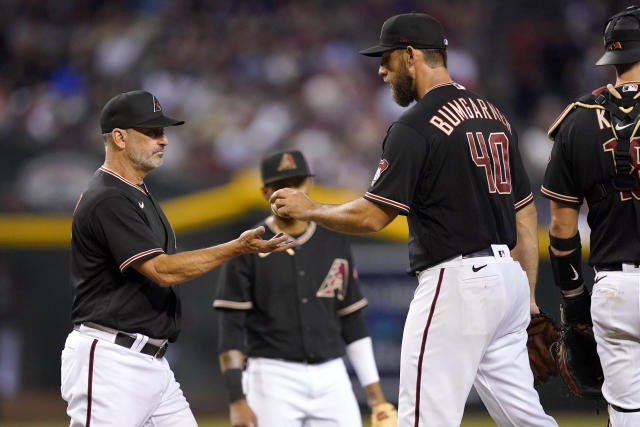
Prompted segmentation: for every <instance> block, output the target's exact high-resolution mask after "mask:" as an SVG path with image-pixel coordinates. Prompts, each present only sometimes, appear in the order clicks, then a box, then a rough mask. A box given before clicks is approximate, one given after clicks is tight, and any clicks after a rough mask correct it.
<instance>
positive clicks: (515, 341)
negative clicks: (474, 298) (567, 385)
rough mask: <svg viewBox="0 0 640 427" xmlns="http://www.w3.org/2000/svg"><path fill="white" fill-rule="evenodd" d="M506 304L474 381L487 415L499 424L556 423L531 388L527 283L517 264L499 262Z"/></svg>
mask: <svg viewBox="0 0 640 427" xmlns="http://www.w3.org/2000/svg"><path fill="white" fill-rule="evenodd" d="M502 267H503V269H504V278H505V281H504V285H505V286H504V291H505V296H506V298H505V304H508V305H510V306H511V310H510V312H507V313H506V315H505V317H504V319H503V321H502V322H501V325H500V328H499V329H498V331H497V333H496V337H495V338H494V339H493V340H492V342H491V344H490V345H489V347H488V348H487V350H486V352H485V354H484V357H483V358H482V361H481V362H480V366H479V368H478V375H477V378H476V381H475V383H474V385H475V387H476V390H477V391H478V394H479V395H480V398H481V399H482V401H483V403H484V404H485V406H486V408H487V410H488V411H489V414H490V415H491V417H492V418H493V420H494V421H495V422H496V424H498V426H500V427H546V426H555V427H557V425H558V424H557V423H556V422H555V421H554V419H553V418H551V417H550V416H548V415H546V414H545V413H544V410H543V409H542V405H541V404H540V399H539V396H538V393H537V391H536V390H535V388H534V387H533V374H532V373H531V368H530V366H529V354H528V352H527V331H526V328H527V325H528V324H529V320H530V317H531V316H530V313H529V284H528V282H527V278H526V275H525V273H524V272H523V271H522V269H521V268H520V265H519V264H518V263H515V262H507V263H504V264H502Z"/></svg>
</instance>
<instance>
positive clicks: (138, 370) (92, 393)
mask: <svg viewBox="0 0 640 427" xmlns="http://www.w3.org/2000/svg"><path fill="white" fill-rule="evenodd" d="M172 377H173V373H172V372H171V369H170V368H169V366H168V364H167V362H166V360H164V359H156V358H154V357H152V356H148V355H145V354H141V353H136V352H133V351H131V350H128V349H126V348H124V347H122V346H119V345H117V344H113V343H112V342H109V341H106V340H103V339H98V338H96V336H90V335H85V334H81V333H79V332H77V331H73V332H71V333H70V334H69V337H68V338H67V341H66V343H65V348H64V350H63V351H62V367H61V387H60V388H61V393H62V397H63V399H64V400H66V401H67V404H68V406H67V414H68V415H69V417H70V418H71V422H70V426H71V427H75V426H84V425H86V423H87V421H88V420H90V423H91V425H92V426H96V427H98V426H114V427H116V426H117V427H129V426H131V427H134V426H136V427H137V426H142V425H145V422H146V421H147V420H149V418H150V417H152V416H153V415H154V411H155V410H156V409H158V408H160V407H163V405H162V403H163V399H164V398H165V393H166V392H167V389H168V388H167V387H168V385H169V384H170V383H171V381H170V378H172ZM176 384H177V383H176ZM172 397H173V394H172ZM187 410H188V411H189V413H190V412H191V411H190V410H189V409H188V407H187ZM176 411H177V412H176V414H177V418H176V422H173V421H168V422H165V423H164V424H159V425H175V426H189V427H191V426H195V425H196V423H195V419H194V418H193V415H191V420H192V422H183V420H185V419H186V418H188V417H185V415H184V413H185V410H184V408H178V409H176ZM170 418H171V417H170V415H168V414H167V413H164V414H163V415H162V416H161V419H162V421H164V420H169V419H170ZM152 425H153V424H152Z"/></svg>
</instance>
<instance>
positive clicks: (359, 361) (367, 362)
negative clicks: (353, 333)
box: [346, 337, 380, 387]
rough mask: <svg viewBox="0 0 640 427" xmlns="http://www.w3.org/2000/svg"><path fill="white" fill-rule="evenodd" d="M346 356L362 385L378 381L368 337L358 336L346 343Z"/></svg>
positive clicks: (378, 377) (371, 346)
mask: <svg viewBox="0 0 640 427" xmlns="http://www.w3.org/2000/svg"><path fill="white" fill-rule="evenodd" d="M346 350H347V356H348V357H349V361H350V362H351V365H352V366H353V370H354V371H356V375H357V376H358V381H360V385H361V386H362V387H366V386H368V385H369V384H373V383H376V382H378V381H380V376H379V375H378V368H377V367H376V360H375V358H374V357H373V344H372V342H371V338H370V337H364V338H360V339H359V340H357V341H354V342H352V343H350V344H349V345H347V349H346Z"/></svg>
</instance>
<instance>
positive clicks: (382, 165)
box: [371, 159, 389, 185]
mask: <svg viewBox="0 0 640 427" xmlns="http://www.w3.org/2000/svg"><path fill="white" fill-rule="evenodd" d="M388 168H389V162H388V161H387V160H386V159H381V160H380V163H378V169H377V170H376V174H375V175H373V181H371V185H373V184H375V183H376V181H377V180H378V178H380V175H382V172H384V171H386V170H387V169H388Z"/></svg>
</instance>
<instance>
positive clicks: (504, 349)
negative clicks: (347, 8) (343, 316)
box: [271, 13, 557, 427]
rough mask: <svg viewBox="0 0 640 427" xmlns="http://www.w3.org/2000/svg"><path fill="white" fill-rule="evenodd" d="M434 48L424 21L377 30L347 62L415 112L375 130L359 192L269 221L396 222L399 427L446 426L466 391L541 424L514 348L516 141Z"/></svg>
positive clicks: (530, 249) (436, 32)
mask: <svg viewBox="0 0 640 427" xmlns="http://www.w3.org/2000/svg"><path fill="white" fill-rule="evenodd" d="M446 48H447V39H446V38H445V35H444V31H443V29H442V26H441V25H440V23H439V22H438V21H437V20H436V19H434V18H433V17H431V16H429V15H426V14H421V13H409V14H403V15H396V16H393V17H391V18H389V19H388V20H387V21H385V23H384V24H383V26H382V31H381V33H380V44H378V45H376V46H373V47H371V48H368V49H365V50H363V51H361V52H360V53H362V54H363V55H367V56H378V57H381V64H380V68H379V71H378V73H379V74H380V76H381V77H382V79H383V80H384V81H385V82H387V83H389V85H390V86H391V93H392V95H393V98H394V99H395V101H396V102H397V103H398V104H400V105H402V106H407V105H408V104H410V103H411V102H413V101H416V103H415V104H414V105H413V106H412V107H411V108H409V109H408V110H407V111H406V112H405V113H404V114H403V115H402V116H401V117H400V118H399V119H398V120H397V121H396V122H394V123H393V124H392V125H391V127H390V128H389V130H388V131H387V135H386V138H385V140H384V142H383V146H382V147H383V148H382V159H381V160H380V162H379V164H378V168H377V171H376V173H375V176H374V178H373V182H372V184H371V187H370V189H369V191H368V192H366V193H365V194H364V196H363V197H362V198H360V199H356V200H353V201H351V202H348V203H346V204H343V205H319V204H316V203H315V202H313V201H312V200H310V199H309V198H308V197H306V195H305V194H304V193H303V192H301V191H299V190H296V189H292V188H284V189H281V190H279V191H276V192H275V193H274V194H273V195H272V197H271V202H272V203H273V204H274V207H273V208H274V210H275V211H276V212H277V213H278V215H280V216H283V217H291V218H297V219H301V220H310V221H314V222H316V223H318V224H319V225H322V226H326V227H328V228H331V229H334V230H338V231H343V232H348V233H365V232H371V231H378V230H380V229H381V228H383V227H384V226H386V225H387V224H388V223H389V222H391V220H393V219H394V218H395V217H396V215H398V214H401V215H406V216H407V220H408V223H409V259H410V267H411V270H412V271H413V272H414V273H415V274H416V276H417V277H418V281H419V284H418V288H417V289H416V292H415V294H414V299H413V300H412V302H411V305H410V307H409V312H408V314H407V319H406V323H405V328H404V335H403V339H402V351H401V360H400V395H399V403H398V417H399V426H402V427H409V426H412V427H416V426H439V427H440V426H458V425H460V421H461V419H462V415H463V411H464V405H465V401H466V399H467V396H468V394H469V391H470V389H471V386H473V385H475V388H476V390H477V391H478V393H479V395H480V397H481V399H482V401H483V402H484V404H485V406H486V407H487V409H488V411H489V413H490V414H491V416H492V417H493V419H494V420H495V421H496V423H497V424H498V425H500V426H518V427H522V426H536V427H541V426H555V425H557V424H556V423H555V421H554V420H553V419H552V418H551V417H549V416H547V415H546V414H545V413H544V411H543V409H542V407H541V405H540V402H539V398H538V394H537V392H536V391H535V389H534V388H533V376H532V373H531V370H530V368H529V360H528V355H527V349H526V341H527V332H526V327H527V325H528V324H529V320H530V312H531V313H536V312H538V308H537V306H536V303H535V299H534V287H535V281H536V275H537V266H538V264H537V263H538V249H537V248H538V246H537V223H536V211H535V208H534V206H533V202H532V200H533V196H532V194H531V191H530V188H529V181H528V178H527V175H526V173H525V171H524V169H523V165H522V161H521V158H520V154H519V150H518V139H517V135H516V133H515V131H514V129H513V128H512V126H511V123H510V122H509V121H508V120H507V118H506V117H505V116H504V114H502V112H501V111H500V110H499V109H498V108H497V107H496V106H495V105H494V104H493V103H491V102H490V101H488V100H487V99H485V98H483V97H481V96H479V95H477V94H475V93H473V92H470V91H468V90H467V89H465V88H464V87H463V86H461V85H460V84H457V83H455V82H453V81H452V80H451V78H450V77H449V74H448V72H447V68H446ZM510 250H513V252H512V255H513V256H514V258H515V259H517V260H518V261H519V262H516V261H515V259H514V258H512V257H511V255H510ZM523 268H524V270H525V271H526V273H527V274H525V271H523ZM527 276H528V281H527ZM527 282H528V283H527Z"/></svg>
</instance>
